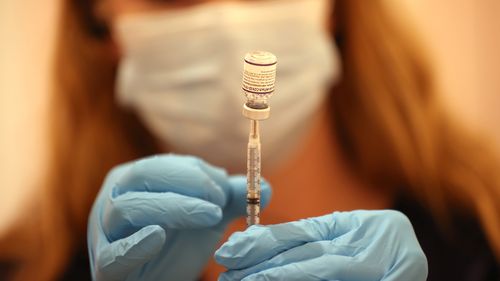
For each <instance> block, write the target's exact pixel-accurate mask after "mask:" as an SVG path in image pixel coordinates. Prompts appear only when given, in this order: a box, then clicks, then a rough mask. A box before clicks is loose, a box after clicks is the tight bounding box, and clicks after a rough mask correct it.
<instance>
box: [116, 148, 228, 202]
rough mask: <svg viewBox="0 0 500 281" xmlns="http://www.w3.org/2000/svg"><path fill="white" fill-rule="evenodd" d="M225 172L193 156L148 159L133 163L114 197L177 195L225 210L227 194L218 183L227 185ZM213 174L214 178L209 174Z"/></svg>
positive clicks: (123, 175)
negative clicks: (137, 194) (125, 195)
mask: <svg viewBox="0 0 500 281" xmlns="http://www.w3.org/2000/svg"><path fill="white" fill-rule="evenodd" d="M224 173H225V172H224V171H222V170H217V168H215V167H214V166H209V165H208V164H206V163H205V162H204V161H202V160H200V159H198V158H195V157H190V156H180V155H171V154H169V155H161V156H153V157H149V158H145V159H142V160H139V161H136V162H134V163H132V164H130V167H129V169H128V170H127V171H125V172H124V173H123V174H122V175H121V176H120V177H119V178H118V179H117V181H116V182H115V183H114V186H113V192H112V194H113V196H119V195H122V194H125V193H127V192H133V191H148V192H174V193H179V194H183V195H186V196H191V197H197V198H200V199H203V200H207V201H210V202H212V203H214V204H217V205H219V206H220V207H224V206H225V204H226V195H225V192H224V190H223V188H227V187H226V186H224V187H222V186H219V185H218V184H217V183H216V182H215V181H214V179H212V178H211V177H210V175H211V176H213V177H214V178H215V179H216V180H217V181H218V182H220V183H222V182H223V177H224ZM209 174H210V175H209Z"/></svg>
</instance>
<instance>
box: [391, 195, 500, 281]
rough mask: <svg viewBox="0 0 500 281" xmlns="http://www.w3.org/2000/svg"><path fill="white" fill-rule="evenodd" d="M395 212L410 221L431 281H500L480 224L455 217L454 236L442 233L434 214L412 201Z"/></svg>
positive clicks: (404, 202)
mask: <svg viewBox="0 0 500 281" xmlns="http://www.w3.org/2000/svg"><path fill="white" fill-rule="evenodd" d="M395 209H396V210H399V211H401V212H402V213H404V214H405V215H406V216H408V218H409V219H410V221H411V223H412V225H413V228H414V229H415V233H416V235H417V238H418V242H419V243H420V246H421V247H422V249H423V250H424V253H425V255H426V257H427V261H428V264H429V277H428V278H427V281H448V280H450V281H451V280H453V281H500V265H499V264H498V263H497V262H496V259H495V256H494V254H493V252H492V251H491V248H490V247H489V246H488V242H487V239H486V237H485V235H484V233H483V232H482V230H481V227H480V225H479V224H478V222H477V221H474V220H473V219H471V218H464V217H455V219H454V221H453V227H454V229H453V233H451V234H444V232H443V231H440V229H439V227H438V225H437V224H436V222H435V221H434V220H433V219H432V217H431V214H430V213H429V212H428V211H427V210H426V209H425V208H422V207H421V206H419V205H418V204H416V203H415V202H412V201H410V200H404V199H400V200H398V201H397V202H396V205H395Z"/></svg>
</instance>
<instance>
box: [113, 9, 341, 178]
mask: <svg viewBox="0 0 500 281" xmlns="http://www.w3.org/2000/svg"><path fill="white" fill-rule="evenodd" d="M327 7H328V0H286V1H285V0H274V1H271V0H269V1H255V2H213V3H207V4H201V5H197V6H193V7H190V8H187V9H180V10H169V11H162V12H158V13H149V14H141V15H129V16H125V17H122V18H120V19H119V20H118V21H117V22H116V23H115V26H114V27H115V35H116V36H117V39H118V43H119V44H120V45H121V47H122V49H123V59H122V61H121V63H120V67H119V73H118V81H117V94H118V95H117V98H118V100H119V101H120V102H121V104H123V105H126V106H130V107H133V108H134V109H135V110H136V111H137V112H138V114H139V116H140V117H141V118H142V119H143V122H144V123H145V125H146V126H147V127H148V128H149V129H150V130H151V131H152V132H153V134H155V135H156V136H157V137H158V138H159V139H160V140H162V141H163V142H164V143H165V147H168V149H169V150H170V151H172V152H177V153H184V154H193V155H197V156H199V157H202V158H204V159H205V160H207V161H209V162H212V163H214V164H217V165H220V166H223V167H226V168H230V169H231V170H233V171H234V170H238V171H244V167H245V165H246V144H247V141H248V133H249V121H248V120H247V119H245V118H244V117H243V116H242V115H241V110H242V105H243V103H244V102H245V99H244V96H243V94H242V92H241V77H242V76H241V73H242V69H243V57H244V55H245V53H247V52H248V51H251V50H265V51H270V52H272V53H274V54H275V55H276V56H277V57H278V68H277V77H276V91H275V94H274V96H273V97H272V98H271V99H270V105H271V117H270V119H268V120H265V121H263V122H261V130H262V133H261V142H262V151H263V152H262V153H263V164H264V166H267V165H271V166H273V164H276V163H278V162H280V161H279V160H282V159H283V158H284V157H283V156H285V155H287V154H288V152H289V151H290V150H291V149H293V147H294V145H296V144H297V143H298V141H299V140H300V139H301V137H302V136H303V135H304V134H305V132H306V128H307V127H308V126H307V125H308V124H309V123H310V121H311V117H312V116H313V115H314V113H315V111H316V110H317V109H318V108H319V107H320V105H321V103H322V102H323V101H324V99H325V96H326V89H327V88H328V86H329V85H328V84H329V81H330V82H331V81H333V80H336V77H338V75H339V69H340V67H339V59H338V56H337V52H336V49H335V46H334V45H333V42H332V39H331V37H330V36H329V34H328V32H327V30H326V21H327V18H328V16H329V13H328V8H327ZM267 168H269V167H267Z"/></svg>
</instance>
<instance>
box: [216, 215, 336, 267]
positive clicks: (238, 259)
mask: <svg viewBox="0 0 500 281" xmlns="http://www.w3.org/2000/svg"><path fill="white" fill-rule="evenodd" d="M331 217H332V216H331V215H327V216H323V217H316V218H311V219H305V220H300V221H294V222H289V223H283V224H276V225H270V226H260V225H256V226H251V227H249V228H247V230H245V231H244V232H235V233H234V234H233V235H231V236H230V237H229V240H228V241H227V242H226V243H224V244H223V245H222V246H221V247H220V248H219V249H218V250H217V251H216V252H215V260H216V261H217V262H218V263H219V264H221V265H223V266H225V267H226V268H228V269H240V268H245V267H249V266H253V265H255V264H258V263H260V262H262V261H264V260H267V259H269V258H272V257H273V256H275V255H277V254H279V253H281V252H283V251H286V250H288V249H290V248H294V247H297V246H299V245H302V244H305V243H307V242H314V241H322V240H330V239H329V237H330V236H331V234H330V232H331V230H330V229H331V228H332V227H333V220H332V219H331Z"/></svg>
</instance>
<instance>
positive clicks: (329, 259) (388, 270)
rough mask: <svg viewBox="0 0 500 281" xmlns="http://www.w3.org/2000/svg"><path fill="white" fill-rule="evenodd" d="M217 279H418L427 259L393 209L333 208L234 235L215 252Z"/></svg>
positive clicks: (424, 276) (405, 220)
mask: <svg viewBox="0 0 500 281" xmlns="http://www.w3.org/2000/svg"><path fill="white" fill-rule="evenodd" d="M215 259H216V261H217V262H218V263H220V264H221V265H223V266H225V267H226V268H228V269H229V271H227V272H226V273H223V274H222V275H221V276H220V277H219V281H221V280H244V281H253V280H266V281H271V280H287V281H294V280H297V281H309V280H314V281H317V280H342V281H375V280H382V281H402V280H405V281H406V280H408V281H423V280H426V279H427V259H426V257H425V255H424V252H423V251H422V249H421V248H420V245H419V244H418V241H417V238H416V236H415V233H414V231H413V228H412V226H411V224H410V221H409V220H408V218H406V216H404V215H403V214H402V213H399V212H396V211H354V212H336V213H333V214H330V215H326V216H321V217H316V218H310V219H305V220H300V221H295V222H290V223H284V224H278V225H271V226H252V227H250V228H248V229H247V230H246V231H244V232H236V233H234V234H233V235H232V236H231V237H230V238H229V240H228V241H227V242H226V243H225V244H224V245H222V247H221V248H220V249H218V250H217V252H216V253H215Z"/></svg>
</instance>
